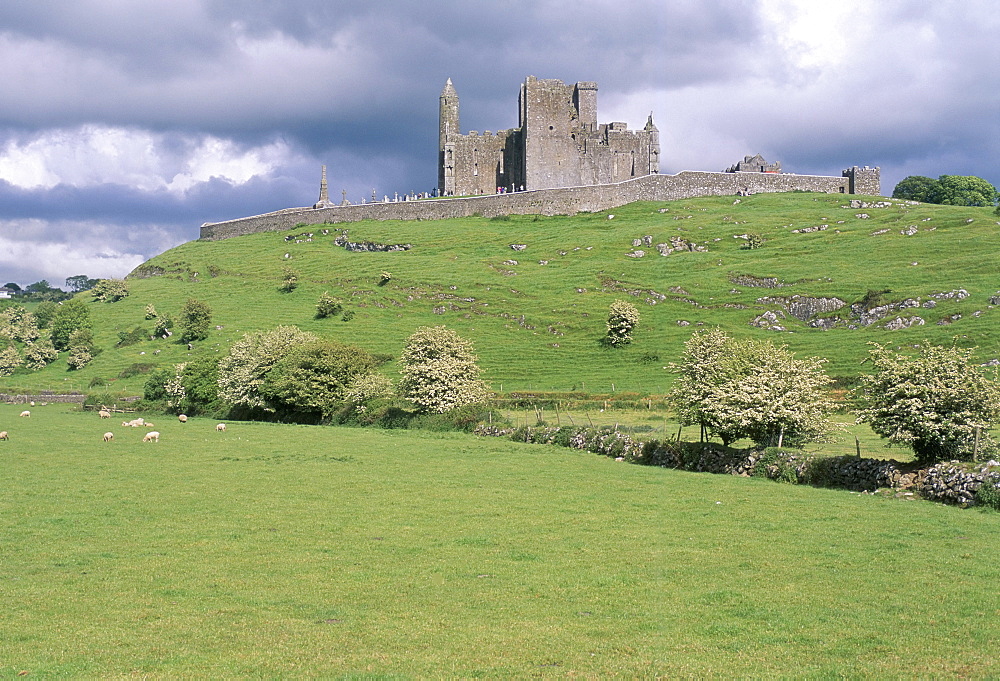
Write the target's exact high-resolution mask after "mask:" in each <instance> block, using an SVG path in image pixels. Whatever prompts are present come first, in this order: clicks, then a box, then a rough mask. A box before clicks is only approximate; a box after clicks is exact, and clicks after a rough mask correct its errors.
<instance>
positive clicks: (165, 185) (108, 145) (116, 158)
mask: <svg viewBox="0 0 1000 681" xmlns="http://www.w3.org/2000/svg"><path fill="white" fill-rule="evenodd" d="M297 160H298V159H297V155H296V154H295V153H294V152H293V151H292V150H291V149H290V148H289V146H288V145H287V144H286V143H285V142H284V141H282V140H276V141H274V142H271V143H270V144H265V145H260V146H256V147H250V148H243V147H241V146H240V145H238V144H236V143H235V142H233V141H232V140H226V139H220V138H218V137H214V136H211V135H205V134H202V135H181V134H171V135H167V134H162V133H154V132H150V131H148V130H141V129H135V128H122V127H113V126H102V125H84V126H80V127H78V128H74V129H55V130H45V131H42V132H39V133H36V134H34V135H33V136H30V137H27V136H21V137H19V138H14V139H10V140H8V142H7V144H6V145H5V146H4V147H3V148H2V150H0V180H5V181H7V182H9V183H10V184H12V185H14V186H15V187H20V188H22V189H38V188H44V189H51V188H52V187H55V186H56V185H60V184H62V185H67V186H71V187H77V188H81V187H94V186H98V185H102V184H117V185H125V186H129V187H133V188H135V189H138V190H140V191H158V190H163V189H166V190H168V191H171V192H184V191H187V190H188V189H190V188H191V187H192V186H194V185H195V184H197V183H199V182H206V181H208V180H210V179H211V178H213V177H217V178H222V179H224V180H226V181H228V182H230V183H232V184H243V183H245V182H247V181H248V180H250V179H251V178H252V177H255V176H267V175H269V174H271V173H273V172H274V171H275V169H277V168H279V167H281V166H285V165H288V164H291V163H294V162H296V161H297Z"/></svg>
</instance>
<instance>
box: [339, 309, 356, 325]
mask: <svg viewBox="0 0 1000 681" xmlns="http://www.w3.org/2000/svg"><path fill="white" fill-rule="evenodd" d="M352 319H354V310H344V314H343V316H342V317H341V318H340V320H341V321H343V322H349V321H351V320H352Z"/></svg>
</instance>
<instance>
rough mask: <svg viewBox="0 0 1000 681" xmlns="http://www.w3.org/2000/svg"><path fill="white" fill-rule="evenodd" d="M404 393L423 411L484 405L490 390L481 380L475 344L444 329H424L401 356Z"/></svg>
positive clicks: (410, 342)
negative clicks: (474, 351)
mask: <svg viewBox="0 0 1000 681" xmlns="http://www.w3.org/2000/svg"><path fill="white" fill-rule="evenodd" d="M399 361H400V364H401V365H402V368H401V369H400V373H401V374H402V375H403V378H402V380H401V381H400V383H399V390H400V394H401V395H402V396H403V397H405V398H406V399H408V400H410V401H411V402H413V403H414V404H415V405H417V407H418V408H419V409H420V411H423V412H436V413H439V414H440V413H444V412H446V411H450V410H452V409H455V408H457V407H463V406H465V405H467V404H475V403H477V402H483V401H485V400H486V399H487V398H489V396H490V390H489V388H488V387H487V386H486V384H485V383H483V382H482V381H481V380H479V374H480V373H481V371H482V370H481V369H480V368H479V366H478V365H477V364H476V356H475V355H474V354H473V352H472V343H470V342H469V341H467V340H465V339H464V338H461V337H460V336H459V335H458V334H457V333H455V332H454V331H452V330H451V329H448V328H445V327H444V326H435V327H426V326H425V327H421V328H419V329H417V330H416V332H414V333H413V334H412V335H411V336H410V337H409V338H407V340H406V348H405V349H404V350H403V354H402V355H401V356H400V360H399Z"/></svg>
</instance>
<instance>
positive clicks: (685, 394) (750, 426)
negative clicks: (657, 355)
mask: <svg viewBox="0 0 1000 681" xmlns="http://www.w3.org/2000/svg"><path fill="white" fill-rule="evenodd" d="M824 362H825V360H823V359H820V358H817V357H810V358H806V359H797V358H796V357H795V354H794V353H792V352H790V351H789V350H788V348H787V346H785V345H779V346H776V345H774V344H773V343H772V342H771V341H759V340H744V341H737V340H735V339H732V338H729V337H728V336H727V335H726V334H725V333H723V332H722V331H720V330H718V329H716V330H711V331H701V332H695V333H694V334H693V335H692V336H691V338H690V339H689V340H688V342H687V343H685V345H684V354H683V356H682V361H681V362H680V363H679V364H672V365H671V366H672V368H673V370H674V372H675V373H677V374H678V379H677V382H676V384H675V385H674V388H673V390H672V391H671V393H670V400H671V402H672V404H673V405H674V407H675V409H676V411H677V414H678V417H679V418H680V420H681V423H684V424H689V425H690V424H694V423H697V424H699V425H701V426H702V428H703V429H705V430H707V431H708V432H711V433H713V434H714V435H717V436H718V437H720V438H721V439H722V442H723V444H725V445H727V446H728V445H729V444H730V443H732V442H734V441H736V440H738V439H740V438H749V439H750V440H752V441H753V442H754V444H756V445H758V446H767V445H779V446H780V445H782V444H785V443H786V442H787V443H789V444H796V445H797V444H801V443H804V442H809V441H814V440H818V439H821V438H822V437H823V436H824V435H825V434H826V433H827V431H828V428H829V426H828V421H827V415H828V414H829V413H830V411H831V410H832V409H833V403H832V401H831V400H830V397H829V395H828V394H827V391H826V387H827V385H829V383H830V380H831V379H830V378H829V376H827V375H826V373H825V372H824V371H823V364H824Z"/></svg>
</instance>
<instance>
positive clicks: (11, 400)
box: [0, 394, 87, 404]
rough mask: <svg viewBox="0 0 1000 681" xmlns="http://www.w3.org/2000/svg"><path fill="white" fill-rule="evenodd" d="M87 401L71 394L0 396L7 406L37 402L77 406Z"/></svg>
mask: <svg viewBox="0 0 1000 681" xmlns="http://www.w3.org/2000/svg"><path fill="white" fill-rule="evenodd" d="M86 399H87V396H86V395H80V394H73V395H49V394H40V395H7V394H0V402H6V403H7V404H29V403H31V402H37V403H40V404H43V403H45V402H76V403H78V404H83V402H84V400H86Z"/></svg>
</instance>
